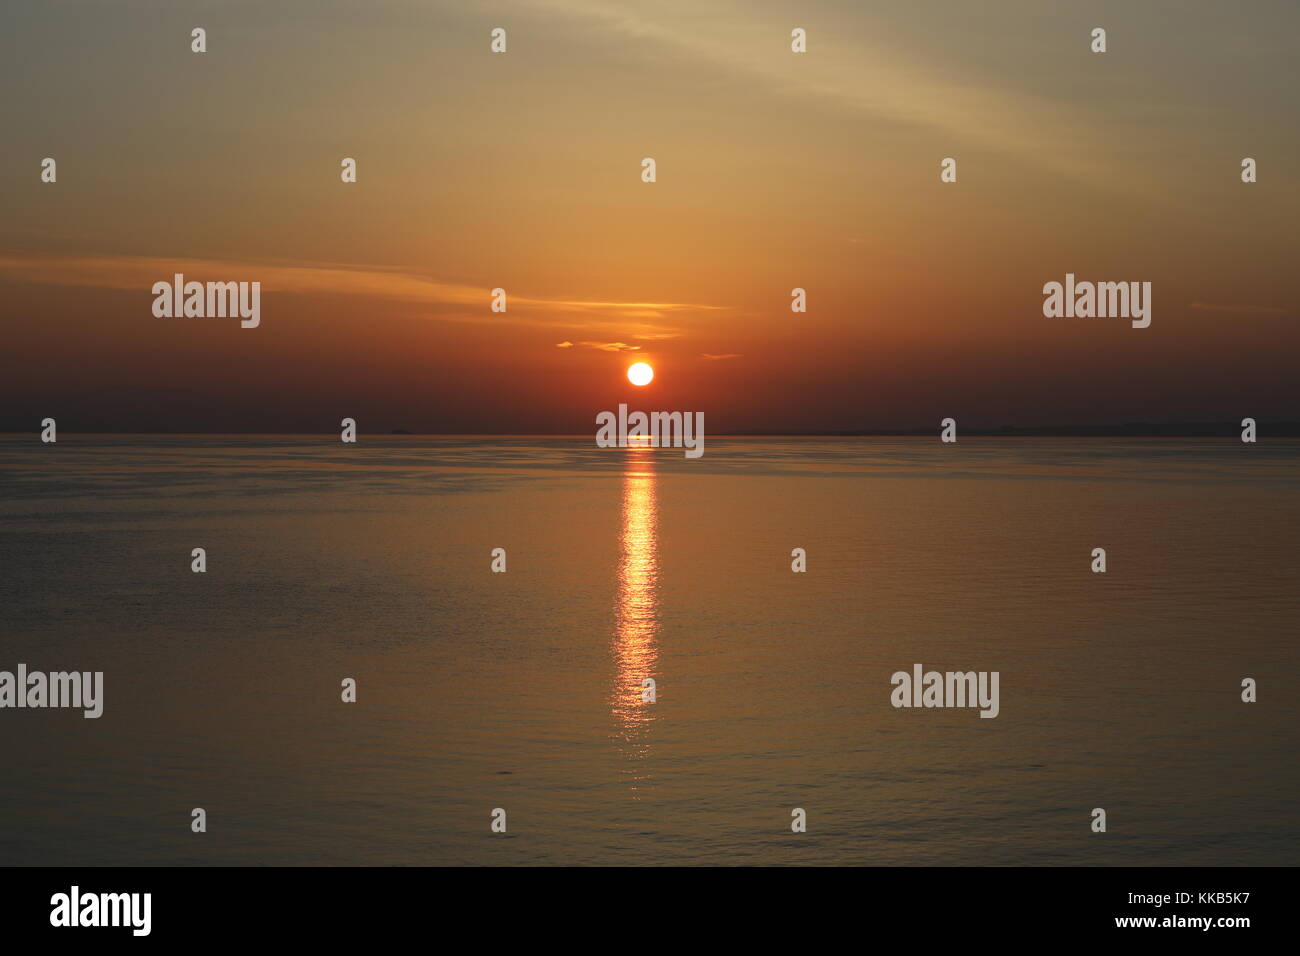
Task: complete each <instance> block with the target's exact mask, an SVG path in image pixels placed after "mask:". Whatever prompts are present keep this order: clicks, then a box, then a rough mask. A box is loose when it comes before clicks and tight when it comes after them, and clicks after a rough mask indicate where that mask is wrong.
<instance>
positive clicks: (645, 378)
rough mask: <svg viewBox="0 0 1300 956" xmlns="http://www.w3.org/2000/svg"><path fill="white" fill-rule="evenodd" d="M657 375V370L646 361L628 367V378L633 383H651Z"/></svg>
mask: <svg viewBox="0 0 1300 956" xmlns="http://www.w3.org/2000/svg"><path fill="white" fill-rule="evenodd" d="M654 377H655V370H654V369H652V368H651V367H650V366H649V365H647V364H646V363H645V362H637V363H636V364H635V365H629V366H628V367H627V380H628V381H629V382H631V383H632V384H633V385H649V384H650V382H651V381H652V380H653V379H654Z"/></svg>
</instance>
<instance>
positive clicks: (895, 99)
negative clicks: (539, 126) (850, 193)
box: [528, 0, 1145, 195]
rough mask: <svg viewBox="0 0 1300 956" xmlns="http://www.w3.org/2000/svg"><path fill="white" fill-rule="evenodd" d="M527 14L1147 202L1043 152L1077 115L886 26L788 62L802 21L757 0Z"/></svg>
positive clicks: (557, 0) (830, 35)
mask: <svg viewBox="0 0 1300 956" xmlns="http://www.w3.org/2000/svg"><path fill="white" fill-rule="evenodd" d="M528 5H529V6H531V7H534V8H540V9H543V10H546V11H547V12H549V13H552V14H558V15H560V16H564V17H569V18H571V19H573V20H576V21H578V22H580V23H586V24H588V25H590V26H591V27H592V28H593V29H594V30H596V31H599V32H600V33H601V34H603V35H608V34H609V33H621V34H623V35H624V36H625V37H627V38H628V39H630V40H631V41H633V42H634V43H636V44H639V45H642V46H643V47H645V46H648V45H650V44H657V45H659V46H660V47H661V48H668V49H670V50H674V51H676V52H678V53H681V54H684V55H685V56H687V57H689V58H690V59H691V60H692V61H694V62H696V63H700V64H712V65H713V66H715V67H717V68H720V69H722V70H725V71H728V72H730V73H731V74H733V75H736V76H740V77H744V78H746V79H747V80H749V81H751V82H752V81H757V82H758V83H761V84H763V85H764V86H766V87H767V92H771V93H776V94H782V95H794V96H799V97H804V98H807V99H810V100H816V101H819V102H821V103H824V104H826V105H828V106H831V107H832V108H839V109H842V110H845V111H848V112H853V113H859V114H866V115H869V116H873V117H876V118H878V119H880V120H883V121H887V122H891V123H897V124H900V125H906V126H911V127H914V128H926V129H932V130H936V131H938V132H940V133H942V134H943V135H944V136H945V137H946V138H949V139H951V140H953V141H954V142H958V143H970V144H978V147H979V148H982V149H986V150H989V151H992V152H996V153H999V154H1001V155H1007V156H1014V157H1018V158H1026V157H1028V158H1030V159H1033V160H1036V161H1037V162H1039V163H1042V164H1044V165H1049V166H1050V167H1052V168H1054V169H1056V170H1058V171H1060V172H1062V173H1064V174H1066V175H1069V176H1071V177H1072V178H1074V179H1076V180H1078V181H1082V182H1090V183H1093V184H1096V185H1101V186H1104V187H1106V188H1109V189H1111V190H1123V191H1128V192H1133V193H1143V194H1144V195H1145V193H1144V191H1143V190H1142V189H1141V188H1140V187H1139V186H1137V185H1135V184H1134V183H1132V182H1131V179H1132V176H1131V174H1130V175H1127V176H1120V177H1116V176H1114V175H1112V174H1109V173H1107V172H1106V171H1105V170H1103V169H1101V168H1099V164H1098V160H1097V157H1096V155H1095V154H1094V153H1092V152H1090V151H1086V150H1061V149H1055V148H1046V149H1045V148H1044V144H1056V143H1063V142H1066V143H1068V142H1070V141H1071V140H1072V139H1073V138H1075V137H1076V136H1077V127H1078V125H1079V123H1080V121H1081V117H1080V116H1079V115H1078V114H1077V112H1072V111H1071V110H1063V109H1062V108H1061V104H1060V103H1059V102H1057V101H1056V100H1053V99H1052V98H1051V97H1050V96H1047V95H1042V94H1040V93H1038V92H1037V91H1035V90H1033V89H1027V88H1025V87H1024V86H1023V85H1021V86H1019V87H1017V86H1016V85H1013V84H1009V83H1007V82H1003V83H1001V84H999V85H994V84H992V83H990V82H988V81H984V82H972V78H971V77H970V76H969V75H963V74H962V73H960V72H958V71H956V70H954V69H953V68H952V67H951V66H949V65H948V64H947V63H945V62H944V60H943V59H942V58H939V57H936V56H931V57H930V58H929V59H922V58H920V57H918V56H917V55H916V54H915V53H909V52H907V51H905V50H902V49H899V48H898V47H897V45H891V43H890V41H889V31H888V28H887V24H880V25H881V26H883V27H885V30H884V39H882V40H880V41H877V42H874V43H872V44H871V45H870V46H869V47H867V48H862V47H853V48H849V47H847V46H842V45H840V44H841V43H849V42H852V41H851V40H843V41H841V40H840V39H839V38H837V37H836V36H835V33H834V31H833V30H830V29H825V30H823V31H820V32H814V33H813V36H812V39H811V41H810V42H811V43H815V44H816V45H817V50H818V53H817V54H816V55H814V54H812V53H809V54H805V55H794V54H790V53H788V52H786V51H788V49H789V46H788V43H789V35H790V29H791V26H793V25H794V21H790V20H789V18H788V17H787V16H785V14H784V13H778V14H776V15H772V14H765V12H764V11H763V10H761V9H758V10H756V9H755V5H754V4H753V3H752V2H750V0H713V2H712V3H710V4H707V5H704V4H700V3H698V0H656V3H653V4H641V3H635V2H628V0H623V2H619V0H531V2H530V3H529V4H528ZM782 9H783V8H782ZM865 16H866V17H867V19H866V21H865V22H867V23H868V24H869V25H871V26H875V25H876V24H874V23H872V21H871V19H870V14H866V15H865ZM647 52H648V51H647ZM655 56H658V54H655ZM1103 118H1104V117H1103ZM936 161H937V157H936Z"/></svg>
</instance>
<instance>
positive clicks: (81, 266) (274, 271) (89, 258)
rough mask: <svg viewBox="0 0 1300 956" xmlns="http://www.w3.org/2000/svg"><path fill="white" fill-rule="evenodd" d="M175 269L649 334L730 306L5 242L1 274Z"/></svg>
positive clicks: (365, 269) (137, 286) (466, 314)
mask: <svg viewBox="0 0 1300 956" xmlns="http://www.w3.org/2000/svg"><path fill="white" fill-rule="evenodd" d="M177 273H180V274H182V275H184V276H185V277H186V279H187V280H190V279H192V280H196V281H200V282H206V281H247V282H260V283H261V284H262V292H263V293H264V294H272V293H289V294H293V295H355V296H362V297H366V298H373V299H382V300H387V301H392V302H403V303H409V304H422V305H427V306H429V307H430V308H431V309H432V310H434V312H435V313H436V314H435V315H434V317H435V318H437V319H440V320H443V321H452V322H455V321H462V322H475V323H480V324H481V323H489V322H491V323H498V324H509V325H540V326H549V327H557V326H558V327H563V328H569V329H592V330H597V329H599V330H605V331H611V330H617V331H619V332H622V333H624V334H630V335H633V336H636V337H638V338H645V339H666V338H674V337H676V336H678V335H681V334H682V333H683V331H684V330H683V328H682V326H681V325H680V324H679V319H684V318H686V317H688V316H690V315H692V314H698V313H704V312H721V311H726V308H725V307H724V306H717V305H703V304H698V303H688V302H611V301H604V300H601V301H593V300H587V299H567V298H566V299H552V298H546V297H544V296H530V295H525V294H522V293H519V292H513V291H511V290H506V292H507V307H508V311H507V312H504V313H501V312H491V311H489V308H488V306H489V303H490V302H491V300H492V294H491V290H490V289H489V288H487V287H486V286H483V287H480V286H475V285H468V284H464V283H457V282H447V281H444V280H441V279H435V278H433V277H430V276H426V275H422V274H420V273H416V272H411V271H407V270H401V269H391V268H386V267H383V266H347V265H341V264H339V263H331V262H284V261H274V260H267V261H258V262H251V261H242V262H241V261H233V260H221V259H202V258H188V259H187V258H170V257H164V256H121V255H63V254H57V253H40V254H38V253H20V252H14V251H8V250H0V277H4V278H9V279H11V280H14V281H19V282H36V283H43V284H49V285H61V286H91V287H96V288H104V289H119V290H130V291H138V292H139V293H140V294H141V295H142V296H144V297H146V298H148V297H151V296H152V293H151V292H150V289H151V288H152V286H153V284H154V283H155V282H159V281H167V282H170V281H171V279H172V276H173V275H175V274H177ZM611 327H612V328H611ZM611 344H613V345H618V344H621V343H611ZM634 347H635V346H624V348H634Z"/></svg>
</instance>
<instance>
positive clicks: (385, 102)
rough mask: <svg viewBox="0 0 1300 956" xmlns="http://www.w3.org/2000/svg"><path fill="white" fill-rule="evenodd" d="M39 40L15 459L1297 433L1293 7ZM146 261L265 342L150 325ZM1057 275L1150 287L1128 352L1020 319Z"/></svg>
mask: <svg viewBox="0 0 1300 956" xmlns="http://www.w3.org/2000/svg"><path fill="white" fill-rule="evenodd" d="M30 6H31V8H30V9H29V8H28V7H27V6H24V7H23V8H22V9H14V8H6V9H5V11H4V13H3V14H2V16H3V17H4V23H3V27H4V30H3V33H4V34H5V35H6V36H8V37H9V38H11V40H12V41H14V42H11V44H10V49H9V51H8V52H7V54H6V55H5V56H4V58H3V62H0V82H3V88H4V89H5V90H7V91H8V99H9V101H10V102H9V108H7V109H6V111H5V116H4V117H3V122H4V127H5V130H6V136H5V144H4V149H3V151H0V181H3V182H4V183H5V188H4V189H3V190H0V316H2V317H3V322H4V327H5V332H6V344H7V346H8V347H7V348H6V350H5V360H4V365H3V369H4V375H3V379H2V380H0V427H3V428H8V429H19V430H34V429H36V428H37V427H38V423H39V420H40V419H41V418H43V417H45V416H47V415H53V416H55V417H57V418H59V420H60V428H61V429H65V430H76V429H77V428H79V427H85V428H97V427H113V428H116V429H119V430H149V429H155V428H157V429H165V430H182V431H184V430H196V431H202V430H216V431H251V432H257V431H281V430H307V431H317V430H320V431H328V430H332V429H334V428H336V427H337V423H338V420H339V419H340V418H341V417H342V416H344V415H350V416H353V417H355V418H357V419H358V421H359V422H360V423H361V425H362V428H363V430H365V429H367V428H369V429H373V430H384V431H386V430H388V429H391V428H406V429H410V430H413V431H493V432H529V431H542V432H564V433H587V432H590V431H592V427H593V426H592V422H593V420H594V416H595V414H596V413H597V412H598V411H600V410H603V409H608V408H614V407H616V406H617V404H618V402H620V401H631V402H633V403H634V404H635V405H637V406H639V407H644V408H647V409H650V408H655V409H658V408H663V409H685V410H702V411H704V412H705V414H706V416H707V418H708V422H709V428H710V431H712V432H713V433H715V434H716V433H721V432H726V431H735V430H744V431H751V430H766V431H791V430H794V431H803V430H811V431H816V430H837V429H852V428H871V427H881V428H897V427H907V426H912V425H927V424H931V423H937V421H938V419H939V418H941V417H944V416H949V415H951V416H954V417H957V418H958V420H959V421H962V422H966V423H971V424H978V425H991V426H996V425H1001V424H1017V425H1035V424H1057V423H1060V424H1068V423H1086V422H1125V421H1136V420H1147V421H1201V420H1214V421H1236V420H1239V419H1240V418H1241V417H1243V416H1245V415H1251V416H1253V417H1256V418H1258V419H1260V420H1261V421H1266V420H1279V419H1300V389H1298V388H1297V386H1296V385H1295V382H1294V380H1295V378H1296V376H1295V374H1294V367H1295V356H1296V354H1297V346H1300V332H1297V319H1298V318H1300V308H1297V305H1296V296H1295V292H1294V288H1293V287H1292V285H1291V283H1290V281H1289V280H1290V275H1291V273H1292V271H1293V270H1294V263H1295V261H1296V258H1297V255H1296V254H1297V251H1300V250H1298V249H1297V245H1298V244H1297V235H1300V230H1298V229H1297V211H1298V209H1300V191H1298V189H1297V185H1296V184H1297V182H1300V168H1297V165H1298V159H1297V157H1300V143H1297V138H1298V137H1297V133H1296V128H1295V123H1294V121H1293V120H1294V107H1295V100H1296V93H1297V91H1298V90H1300V67H1297V65H1296V64H1297V61H1296V58H1295V57H1294V50H1293V38H1294V37H1295V36H1296V34H1297V32H1298V30H1300V8H1297V7H1295V5H1294V4H1286V3H1275V4H1269V3H1260V4H1252V5H1251V6H1250V8H1249V14H1248V15H1246V14H1242V13H1241V12H1234V11H1233V10H1230V9H1228V8H1226V7H1225V5H1222V4H1217V3H1210V2H1205V3H1185V2H1184V3H1150V4H1142V5H1140V6H1141V9H1131V7H1132V6H1133V5H1131V4H1120V3H1113V4H1112V3H1102V4H1045V3H1041V2H1024V3H1007V4H998V5H997V6H996V9H994V10H987V9H983V8H982V5H981V6H980V8H978V9H977V7H976V5H970V4H965V3H957V2H953V3H934V4H924V5H893V6H897V7H900V8H901V9H888V10H876V9H865V8H863V7H862V6H860V5H856V4H841V3H828V2H823V3H802V4H799V5H797V8H795V9H794V10H792V9H791V7H790V6H789V5H788V4H780V3H764V2H759V3H741V2H734V3H733V2H724V0H717V2H710V3H697V2H686V0H666V2H658V3H654V4H642V3H619V2H600V3H598V2H596V0H590V2H587V0H551V2H542V0H539V2H516V3H502V4H494V5H493V7H492V9H491V11H490V12H488V11H483V10H479V9H474V8H473V7H472V5H471V8H470V9H466V8H465V7H466V5H464V4H438V3H414V2H406V0H400V2H399V0H378V2H371V3H367V4H365V5H364V6H358V5H355V4H347V3H342V2H338V3H330V2H326V3H306V2H291V3H282V4H275V5H267V4H263V3H243V2H235V3H223V4H210V3H195V4H185V3H174V4H168V5H165V6H159V5H157V4H152V3H128V4H125V5H122V6H121V7H120V8H119V7H114V8H107V7H103V6H101V5H98V4H89V3H84V4H77V3H72V4H62V5H58V6H53V7H51V6H48V5H39V6H37V5H30ZM200 25H201V26H204V27H205V28H206V29H207V31H208V52H206V53H203V54H195V53H191V52H190V29H191V28H192V27H194V26H200ZM496 26H501V27H504V28H506V30H507V31H508V43H509V46H508V52H506V53H505V54H492V53H490V52H489V49H488V44H489V31H490V30H491V28H493V27H496ZM795 26H799V27H803V28H805V29H806V30H807V31H808V37H809V39H808V52H807V53H806V54H793V53H791V52H790V49H789V33H790V30H791V28H793V27H795ZM1094 26H1104V27H1106V28H1107V30H1108V44H1109V49H1108V51H1107V52H1106V53H1105V54H1093V53H1091V52H1090V51H1089V49H1088V43H1089V33H1090V31H1091V29H1092V28H1093V27H1094ZM46 156H50V157H54V158H55V159H56V160H57V162H58V181H57V183H54V184H48V183H42V182H40V178H39V176H40V162H41V160H42V159H43V158H44V157H46ZM345 156H351V157H355V158H356V159H357V161H358V182H357V183H355V184H343V183H341V182H340V180H339V161H340V160H341V159H342V158H343V157H345ZM646 156H650V157H654V158H655V160H656V162H657V166H658V168H657V173H658V180H657V182H655V183H653V184H647V183H643V182H641V178H640V172H641V166H640V163H641V160H642V158H643V157H646ZM946 156H952V157H955V158H956V159H957V161H958V170H959V173H958V181H957V182H956V183H953V184H944V183H941V182H940V181H939V176H938V173H939V161H940V160H941V159H942V158H943V157H946ZM1244 156H1251V157H1254V158H1255V159H1257V160H1258V162H1259V182H1257V183H1254V184H1249V185H1248V184H1243V183H1242V182H1241V181H1240V176H1239V172H1240V161H1241V158H1242V157H1244ZM174 271H184V272H185V275H186V277H187V278H188V279H197V280H200V281H205V280H220V281H228V280H236V281H238V280H244V281H260V282H261V283H262V288H263V299H262V322H261V325H260V326H259V327H258V328H256V329H241V328H240V327H239V323H238V321H232V320H228V319H216V318H188V319H186V318H171V319H161V318H156V317H154V315H153V314H152V311H151V305H152V301H153V296H152V294H151V292H150V288H151V286H152V285H153V283H154V282H156V281H159V280H170V278H171V276H172V274H173V272H174ZM1067 272H1072V273H1075V274H1076V275H1077V276H1079V278H1080V279H1093V280H1113V281H1149V282H1151V283H1152V286H1153V321H1152V324H1151V327H1150V328H1148V329H1142V330H1138V329H1132V328H1130V327H1129V324H1128V322H1126V321H1123V320H1115V319H1077V318H1074V319H1064V318H1055V319H1048V318H1045V317H1044V316H1043V314H1042V292H1041V289H1042V286H1043V284H1044V283H1045V282H1049V281H1061V280H1062V279H1063V278H1064V275H1065V274H1066V273H1067ZM796 286H798V287H803V288H805V289H807V291H808V301H809V311H808V312H807V313H806V314H794V313H792V312H791V311H790V308H789V302H790V290H791V289H792V288H794V287H796ZM496 287H503V288H505V289H506V291H507V294H508V303H509V304H508V310H507V312H506V313H505V314H494V313H492V312H491V311H490V308H489V305H490V298H491V297H490V290H491V289H493V288H496ZM561 343H573V345H572V346H571V347H557V346H559V345H560V344H561ZM623 347H630V348H623ZM633 353H635V354H633ZM637 359H641V360H646V361H650V362H651V363H652V364H653V365H654V366H655V368H656V370H657V376H656V380H655V382H654V383H653V384H652V385H651V386H650V387H648V388H647V389H643V390H634V389H632V388H631V387H630V386H629V385H627V383H626V380H625V379H624V377H623V370H624V368H625V367H626V365H627V364H629V363H630V362H631V361H635V360H637ZM634 392H635V394H633V393H634Z"/></svg>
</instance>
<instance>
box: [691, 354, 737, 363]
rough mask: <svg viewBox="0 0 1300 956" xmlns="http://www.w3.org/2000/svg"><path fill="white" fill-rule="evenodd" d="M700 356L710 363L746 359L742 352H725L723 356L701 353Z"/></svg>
mask: <svg viewBox="0 0 1300 956" xmlns="http://www.w3.org/2000/svg"><path fill="white" fill-rule="evenodd" d="M700 356H701V357H702V358H704V359H705V360H707V361H709V362H720V361H722V360H723V359H733V358H744V355H743V354H742V353H740V352H724V353H723V354H721V355H710V354H709V353H708V352H701V353H700Z"/></svg>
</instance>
